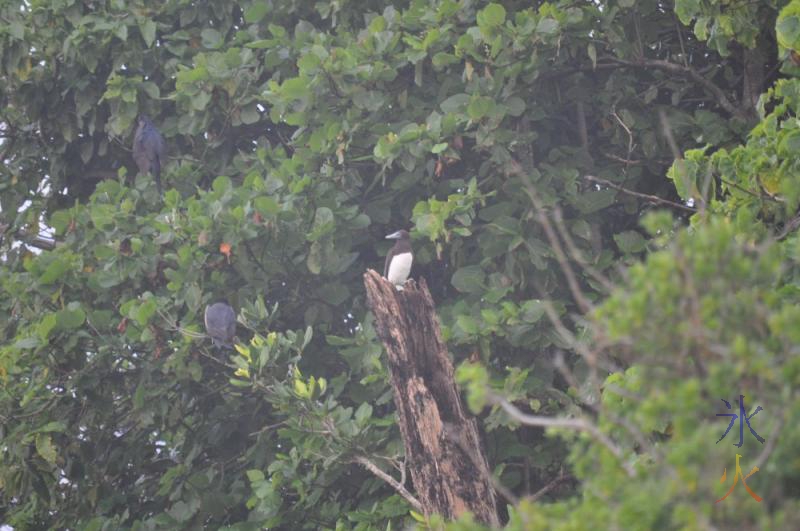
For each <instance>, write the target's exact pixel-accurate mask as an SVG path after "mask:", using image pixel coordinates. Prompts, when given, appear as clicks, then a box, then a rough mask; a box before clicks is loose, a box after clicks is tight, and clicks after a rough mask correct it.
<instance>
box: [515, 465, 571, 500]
mask: <svg viewBox="0 0 800 531" xmlns="http://www.w3.org/2000/svg"><path fill="white" fill-rule="evenodd" d="M571 477H572V475H571V474H568V473H567V472H564V469H563V468H562V469H561V473H560V474H559V475H558V476H556V477H555V478H554V479H553V480H552V481H551V482H550V483H548V484H547V485H545V486H544V487H542V488H541V489H539V490H538V491H536V492H535V493H534V494H532V495H531V496H526V497H525V500H527V501H529V502H535V501H536V500H538V499H539V498H541V497H542V496H544V495H545V494H547V493H548V492H549V491H551V490H552V489H553V488H554V487H555V486H556V485H558V484H559V483H561V482H562V481H564V480H567V479H569V478H571Z"/></svg>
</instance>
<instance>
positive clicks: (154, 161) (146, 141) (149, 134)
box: [133, 114, 166, 196]
mask: <svg viewBox="0 0 800 531" xmlns="http://www.w3.org/2000/svg"><path fill="white" fill-rule="evenodd" d="M137 122H138V123H139V127H138V128H137V129H136V134H135V135H134V137H133V160H134V161H136V165H137V166H138V167H139V171H140V172H141V173H149V174H150V175H152V176H153V178H155V181H156V190H157V191H158V195H159V196H161V168H162V166H163V165H164V151H165V150H166V145H165V143H164V137H163V136H161V133H159V131H158V129H157V128H156V126H155V124H153V122H151V121H150V118H148V117H147V116H145V115H144V114H140V115H139V117H138V119H137Z"/></svg>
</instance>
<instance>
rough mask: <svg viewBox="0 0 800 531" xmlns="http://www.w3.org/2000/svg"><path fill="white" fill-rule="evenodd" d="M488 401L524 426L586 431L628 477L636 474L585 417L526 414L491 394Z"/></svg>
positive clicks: (621, 454)
mask: <svg viewBox="0 0 800 531" xmlns="http://www.w3.org/2000/svg"><path fill="white" fill-rule="evenodd" d="M488 401H489V403H490V404H492V405H496V406H500V408H501V409H502V410H503V411H505V412H506V413H507V414H508V415H509V416H510V417H511V418H512V419H514V420H516V421H517V422H519V423H520V424H524V425H526V426H537V427H540V428H567V429H571V430H576V431H585V432H587V433H588V434H589V435H591V436H592V438H593V439H594V440H595V441H597V442H599V443H600V444H602V445H603V446H605V447H606V448H607V449H608V451H610V452H611V453H612V454H613V455H614V456H615V457H616V458H617V459H619V461H620V465H622V468H624V469H625V472H626V473H627V474H628V476H629V477H635V476H636V471H635V470H634V469H633V467H632V466H631V465H630V464H629V463H626V462H625V460H624V459H625V456H624V455H623V453H622V450H621V449H620V448H619V447H618V446H617V445H616V444H614V441H612V440H611V439H610V438H609V437H608V436H607V435H606V434H605V433H603V432H602V431H600V429H599V428H598V427H597V426H595V425H594V424H592V423H591V422H589V421H587V420H586V419H579V418H563V417H562V418H552V417H542V416H540V415H528V414H527V413H523V412H522V411H520V410H519V409H518V408H517V407H516V406H514V405H513V404H511V403H510V402H509V401H508V400H506V399H505V398H502V397H500V396H497V395H493V394H490V395H489V397H488Z"/></svg>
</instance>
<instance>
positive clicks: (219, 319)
mask: <svg viewBox="0 0 800 531" xmlns="http://www.w3.org/2000/svg"><path fill="white" fill-rule="evenodd" d="M204 320H205V324H206V333H207V334H208V335H209V337H211V341H212V343H214V346H216V347H225V348H233V336H234V335H236V314H235V313H234V311H233V308H231V307H230V306H229V305H228V304H227V303H224V302H215V303H214V304H212V305H211V306H206V313H205V319H204Z"/></svg>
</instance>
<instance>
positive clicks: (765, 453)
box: [753, 409, 786, 468]
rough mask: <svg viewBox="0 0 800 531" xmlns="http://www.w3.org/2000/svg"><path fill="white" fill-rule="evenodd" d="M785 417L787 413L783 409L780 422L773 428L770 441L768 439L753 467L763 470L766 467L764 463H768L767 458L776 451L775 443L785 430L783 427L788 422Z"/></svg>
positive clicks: (779, 417) (779, 416)
mask: <svg viewBox="0 0 800 531" xmlns="http://www.w3.org/2000/svg"><path fill="white" fill-rule="evenodd" d="M785 415H786V413H785V411H784V410H783V409H781V411H780V414H779V415H778V421H777V423H776V424H775V426H774V427H773V428H772V431H771V432H770V433H769V439H767V444H766V445H765V446H764V449H763V450H761V453H760V454H758V457H757V458H756V462H755V463H754V464H753V466H755V467H758V468H761V467H762V466H764V463H766V462H767V458H768V457H769V456H770V454H771V453H772V451H773V450H774V449H775V443H776V442H777V440H778V435H780V433H781V430H782V429H783V425H784V423H785V422H786V419H785V418H784V416H785Z"/></svg>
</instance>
